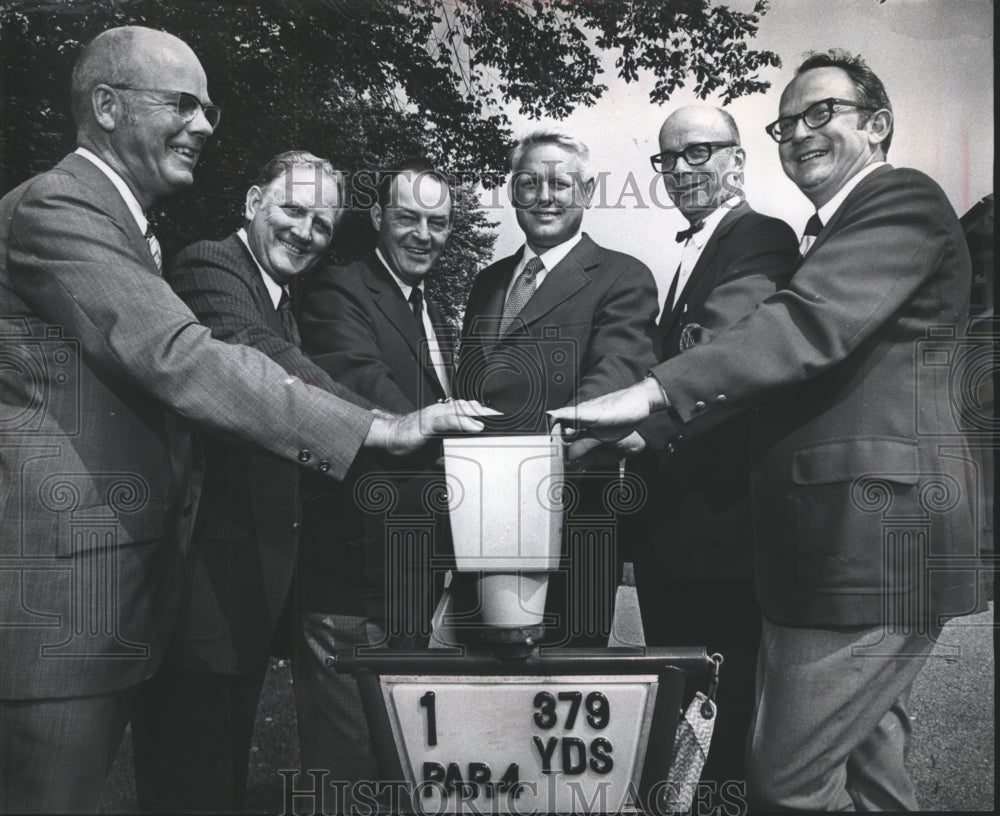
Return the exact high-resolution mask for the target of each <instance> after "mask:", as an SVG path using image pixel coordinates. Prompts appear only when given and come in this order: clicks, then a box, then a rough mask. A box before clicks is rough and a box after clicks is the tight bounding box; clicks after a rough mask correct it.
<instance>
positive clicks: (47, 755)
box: [0, 687, 135, 813]
mask: <svg viewBox="0 0 1000 816" xmlns="http://www.w3.org/2000/svg"><path fill="white" fill-rule="evenodd" d="M134 696H135V688H134V687H131V688H127V689H124V690H122V691H118V692H114V693H111V694H104V695H99V696H93V697H72V698H65V699H42V700H0V813H86V812H91V813H92V812H95V811H97V809H98V808H99V807H100V804H101V795H102V794H103V792H104V784H105V782H106V780H107V776H108V772H109V771H110V770H111V765H112V764H113V763H114V761H115V756H116V755H117V753H118V748H119V746H120V745H121V741H122V737H123V736H124V734H125V726H126V724H127V723H128V719H129V715H130V713H131V709H132V703H133V699H134Z"/></svg>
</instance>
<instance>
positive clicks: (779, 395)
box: [556, 51, 979, 810]
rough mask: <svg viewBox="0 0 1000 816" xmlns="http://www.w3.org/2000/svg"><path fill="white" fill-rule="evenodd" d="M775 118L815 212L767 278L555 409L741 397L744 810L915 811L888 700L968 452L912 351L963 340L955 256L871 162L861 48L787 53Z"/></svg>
mask: <svg viewBox="0 0 1000 816" xmlns="http://www.w3.org/2000/svg"><path fill="white" fill-rule="evenodd" d="M780 114H781V116H780V118H779V119H778V120H777V121H776V122H774V123H772V124H771V125H769V126H768V133H770V134H771V135H772V136H773V137H774V138H775V140H776V141H778V142H779V154H780V157H781V161H782V166H783V168H784V170H785V173H786V174H787V175H788V177H789V178H791V179H792V181H794V182H795V184H796V185H797V186H798V187H799V189H800V190H802V192H803V193H804V194H805V195H806V197H807V198H809V200H810V201H811V202H812V204H813V205H814V207H815V208H816V213H815V215H814V217H813V218H811V219H810V221H811V222H812V223H811V224H809V225H807V229H806V233H807V236H806V238H807V240H806V241H804V244H805V246H804V247H803V248H804V250H805V253H806V254H805V258H804V260H803V261H802V263H801V265H800V266H799V267H798V269H797V270H796V272H795V273H794V275H793V276H792V279H791V281H790V283H789V285H788V286H787V288H786V289H784V290H782V291H779V292H776V293H775V294H773V295H771V296H770V297H768V298H767V299H766V300H764V301H763V303H761V304H760V306H759V307H758V308H757V309H756V310H755V311H754V312H753V313H752V314H750V315H748V316H747V317H745V318H744V319H743V320H741V321H740V322H739V323H737V324H736V325H735V326H733V327H731V328H729V329H728V330H725V331H722V332H719V333H718V334H717V335H716V336H715V337H713V338H712V341H711V342H709V343H706V344H703V345H699V346H697V347H696V348H693V349H690V350H689V351H686V352H685V353H683V354H680V355H678V356H677V357H675V358H673V359H671V360H668V361H666V362H664V363H661V364H660V365H658V366H656V367H655V368H654V369H652V374H653V377H652V378H650V379H647V380H644V381H642V382H641V383H639V384H637V385H635V386H632V387H630V388H628V389H625V390H624V391H621V392H618V393H617V394H611V395H607V396H606V397H604V398H601V399H598V400H596V401H593V402H590V403H588V404H584V405H580V406H576V408H571V409H567V410H566V411H565V412H556V414H557V416H559V417H561V419H562V420H563V421H566V422H571V421H576V422H577V423H579V424H582V425H586V426H589V427H597V426H602V425H623V424H627V423H630V422H633V421H636V420H641V419H642V418H644V417H645V416H647V415H648V414H649V412H650V411H651V410H662V409H663V408H664V406H667V405H669V413H672V415H673V416H672V421H673V422H674V423H675V424H676V426H677V427H678V429H679V430H680V431H682V432H683V433H684V434H685V436H687V437H688V438H690V437H691V435H693V434H695V433H698V432H699V430H700V429H704V428H707V427H709V426H711V424H712V423H713V421H715V417H717V416H718V417H721V416H724V415H725V412H726V411H727V410H728V409H730V408H731V407H739V406H749V405H752V404H758V405H759V408H758V410H757V412H756V413H755V414H754V416H753V422H752V429H751V442H752V450H751V456H752V457H753V461H754V469H753V473H752V475H751V514H752V517H753V532H754V555H755V570H756V581H757V593H758V599H759V601H760V604H761V608H762V610H763V613H764V617H763V620H762V637H761V648H760V654H759V661H758V675H757V689H756V691H757V703H756V707H755V714H754V723H753V726H752V729H751V732H752V737H751V742H750V753H749V760H748V766H747V781H748V790H749V794H750V805H751V807H755V808H759V809H761V810H789V809H796V810H847V809H852V808H853V809H859V810H861V809H865V810H875V809H890V810H901V809H914V808H915V807H916V804H917V803H916V798H915V794H914V790H913V783H912V781H911V780H910V778H909V777H908V775H907V773H906V770H905V767H904V763H903V758H904V755H905V751H906V746H907V741H908V737H909V734H910V731H911V724H910V720H909V717H908V715H907V712H906V705H907V699H908V696H909V691H910V688H911V686H912V684H913V681H914V678H915V677H916V676H917V674H918V672H919V671H920V668H921V666H922V665H923V663H924V662H925V659H926V657H927V655H928V654H929V653H930V651H931V648H932V646H933V641H934V637H935V636H936V634H937V632H938V631H939V629H940V626H941V624H942V622H943V620H944V619H945V618H947V617H948V616H954V615H962V614H966V613H969V612H972V611H975V610H976V609H977V605H978V603H979V599H978V598H977V597H976V568H977V566H978V561H977V542H976V523H975V520H976V519H975V516H976V514H975V507H974V505H973V503H972V502H971V501H969V497H971V496H975V495H976V488H975V478H976V473H975V466H974V457H973V456H972V454H970V452H969V448H968V443H967V440H966V439H965V438H964V437H963V436H962V434H961V433H960V432H957V430H956V428H955V427H954V424H953V423H952V421H951V411H952V404H951V403H952V399H953V395H952V394H951V391H950V388H949V381H948V380H949V378H948V376H947V375H948V368H947V366H944V367H942V366H940V365H934V363H935V362H940V361H941V359H942V355H944V357H945V359H947V353H948V349H947V348H943V349H942V348H937V349H935V351H936V354H932V355H926V354H922V353H921V344H922V343H925V342H928V338H933V337H935V336H937V337H940V336H945V337H947V336H949V333H950V336H952V337H958V338H961V337H962V335H963V334H964V331H965V328H966V325H967V323H968V298H969V282H970V263H969V254H968V250H967V248H966V246H965V240H964V237H963V235H962V232H961V227H960V225H959V223H958V219H957V218H956V217H955V213H954V211H953V210H952V208H951V206H950V205H949V204H948V201H947V199H946V198H945V196H944V193H943V192H942V191H941V189H940V188H939V187H938V186H937V185H936V184H934V182H933V181H931V180H930V179H929V178H927V177H926V176H925V175H923V174H921V173H918V172H916V171H913V170H906V169H895V168H893V167H891V166H889V165H888V164H886V163H885V156H886V151H887V150H888V147H889V143H890V141H891V138H892V125H893V115H892V109H891V106H890V103H889V99H888V97H887V95H886V93H885V89H884V87H883V86H882V83H881V81H879V79H878V77H876V76H875V74H874V73H873V72H872V71H871V70H870V69H869V68H868V66H867V65H866V64H865V63H864V62H863V61H862V60H861V59H860V58H857V57H852V56H851V55H850V54H847V53H845V52H842V51H831V52H830V53H828V54H817V55H814V56H812V57H810V58H809V59H807V60H806V61H805V62H804V63H803V64H802V66H800V68H799V69H798V72H797V74H796V76H795V78H794V79H793V80H792V82H791V83H790V84H789V85H788V87H787V88H786V89H785V91H784V93H783V94H782V97H781V106H780ZM813 236H814V237H813ZM942 324H943V325H944V326H946V327H948V328H947V331H944V332H943V333H942V330H941V325H942ZM935 332H937V334H935ZM952 343H954V340H952ZM939 345H940V344H939ZM945 345H947V343H946V344H945ZM945 443H946V444H945Z"/></svg>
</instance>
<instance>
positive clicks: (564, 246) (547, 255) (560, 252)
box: [521, 231, 583, 271]
mask: <svg viewBox="0 0 1000 816" xmlns="http://www.w3.org/2000/svg"><path fill="white" fill-rule="evenodd" d="M582 238H583V232H582V231H581V232H577V234H576V235H574V236H573V237H572V238H570V239H569V240H567V241H563V242H562V243H561V244H557V245H556V246H554V247H549V248H548V249H547V250H545V252H542V253H541V254H539V253H537V252H535V250H533V249H532V248H531V247H530V246H528V245H527V244H525V245H524V252H523V254H522V255H521V266H522V267H523V266H524V265H525V264H527V263H528V261H530V260H531V259H532V258H534V257H536V256H537V257H539V258H541V259H542V263H543V264H545V269H546V271H549V270H552V269H554V268H555V266H556V264H558V263H559V262H560V261H561V260H562V259H563V258H565V257H566V256H567V255H569V253H570V250H571V249H573V247H575V246H576V245H577V244H578V243H580V240H581V239H582Z"/></svg>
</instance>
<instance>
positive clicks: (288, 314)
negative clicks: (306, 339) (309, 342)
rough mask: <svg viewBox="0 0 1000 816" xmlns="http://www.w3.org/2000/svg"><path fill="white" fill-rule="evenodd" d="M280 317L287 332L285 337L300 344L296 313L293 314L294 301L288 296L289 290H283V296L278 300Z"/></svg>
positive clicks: (283, 328)
mask: <svg viewBox="0 0 1000 816" xmlns="http://www.w3.org/2000/svg"><path fill="white" fill-rule="evenodd" d="M277 312H278V317H279V318H280V319H281V329H282V331H284V333H285V339H286V340H288V341H290V342H292V343H295V345H299V329H298V326H296V325H295V315H294V314H292V301H291V298H289V297H288V291H287V290H286V289H284V288H282V290H281V298H280V299H279V300H278V309H277Z"/></svg>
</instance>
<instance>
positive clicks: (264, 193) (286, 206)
mask: <svg viewBox="0 0 1000 816" xmlns="http://www.w3.org/2000/svg"><path fill="white" fill-rule="evenodd" d="M338 204H339V191H338V188H337V183H336V180H335V179H334V178H333V176H331V175H330V174H329V173H327V172H324V171H323V169H322V168H321V167H320V166H319V165H316V164H297V165H293V166H292V168H291V169H290V170H286V171H285V172H284V173H282V174H281V175H280V176H278V177H277V178H276V179H274V180H273V181H271V182H270V183H269V184H268V185H267V186H266V187H264V188H263V189H262V188H260V187H256V186H254V187H251V188H250V190H249V192H248V193H247V200H246V211H245V217H246V221H247V226H246V230H247V238H248V239H249V242H250V249H251V250H252V251H253V254H254V257H255V258H256V259H257V261H258V262H259V263H260V265H261V266H262V267H264V271H265V272H267V274H268V275H270V276H271V277H272V278H273V279H274V280H275V281H276V282H277V283H279V284H286V283H288V282H289V281H290V280H292V278H294V277H295V276H296V275H301V274H302V273H303V272H305V271H306V270H307V269H309V268H310V267H311V266H313V264H315V263H316V262H317V261H318V260H319V259H320V258H321V257H322V256H323V253H325V252H326V250H327V247H329V246H330V239H331V238H332V237H333V228H334V226H335V225H336V221H337V213H338V210H337V206H338Z"/></svg>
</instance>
